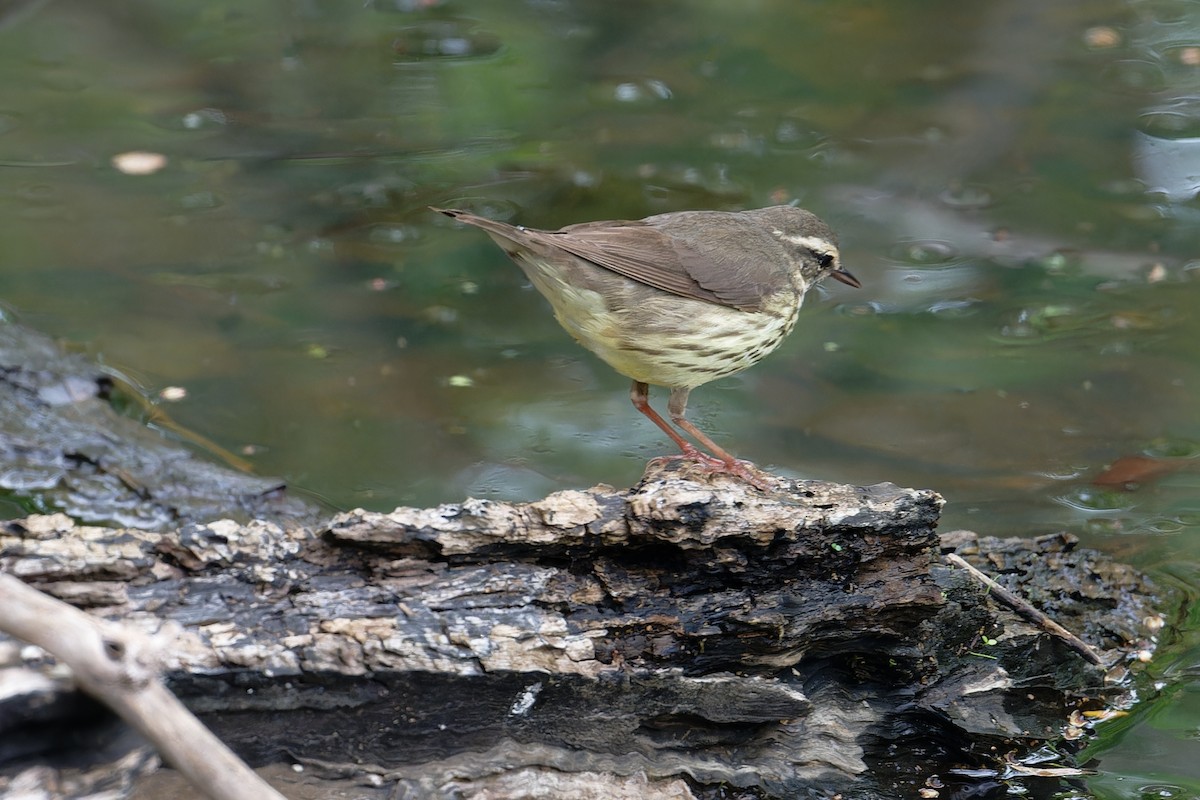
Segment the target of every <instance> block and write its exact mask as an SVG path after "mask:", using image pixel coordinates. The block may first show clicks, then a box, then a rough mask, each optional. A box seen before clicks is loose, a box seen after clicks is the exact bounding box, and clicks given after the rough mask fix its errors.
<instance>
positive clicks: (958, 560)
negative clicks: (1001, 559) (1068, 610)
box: [944, 553, 1104, 667]
mask: <svg viewBox="0 0 1200 800" xmlns="http://www.w3.org/2000/svg"><path fill="white" fill-rule="evenodd" d="M944 558H945V560H946V561H947V562H949V563H950V564H953V565H954V566H956V567H961V568H962V569H965V570H966V571H967V573H968V574H970V575H971V577H973V578H975V579H976V580H978V581H980V582H981V583H983V585H984V586H987V587H988V592H989V593H990V594H991V595H992V596H994V597H995V598H996V599H997V600H999V601H1000V602H1002V603H1004V604H1005V605H1007V606H1008V607H1009V608H1011V609H1013V610H1014V611H1016V612H1017V613H1018V614H1020V615H1021V616H1023V617H1025V619H1027V620H1029V621H1030V622H1032V623H1033V624H1035V625H1038V626H1039V627H1041V628H1042V629H1043V630H1045V631H1046V632H1047V633H1050V634H1053V635H1054V636H1057V637H1058V638H1060V639H1062V640H1063V641H1064V642H1066V643H1067V644H1068V645H1069V646H1070V647H1071V649H1072V650H1074V651H1075V652H1077V653H1079V654H1080V655H1081V656H1083V657H1084V658H1086V659H1087V660H1088V661H1090V662H1091V663H1093V664H1095V665H1096V666H1100V667H1102V666H1104V662H1103V661H1102V660H1101V659H1100V656H1098V655H1096V651H1094V650H1092V648H1091V647H1089V646H1088V643H1087V642H1085V641H1083V640H1082V639H1080V638H1079V637H1078V636H1076V635H1075V634H1073V633H1071V632H1070V631H1069V630H1067V629H1066V628H1064V627H1063V626H1062V625H1059V624H1058V623H1057V622H1055V621H1054V620H1052V619H1050V618H1049V617H1048V616H1046V615H1045V614H1043V613H1042V612H1041V611H1038V610H1037V609H1036V608H1034V607H1033V606H1031V605H1030V604H1029V603H1028V602H1027V601H1025V600H1022V599H1021V598H1020V597H1018V596H1017V595H1015V594H1013V593H1012V592H1010V591H1009V590H1008V589H1005V588H1004V587H1003V586H1001V585H1000V584H998V583H996V582H995V581H994V580H992V579H991V578H989V577H988V576H987V575H985V574H984V573H983V572H981V571H980V570H978V569H976V568H975V567H973V566H971V565H970V564H968V563H967V562H966V560H965V559H963V558H962V556H960V555H958V554H957V553H947V554H946V555H945V556H944Z"/></svg>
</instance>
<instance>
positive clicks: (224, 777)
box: [0, 573, 284, 800]
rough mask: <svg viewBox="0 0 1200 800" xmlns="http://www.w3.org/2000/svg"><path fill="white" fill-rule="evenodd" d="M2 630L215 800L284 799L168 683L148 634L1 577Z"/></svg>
mask: <svg viewBox="0 0 1200 800" xmlns="http://www.w3.org/2000/svg"><path fill="white" fill-rule="evenodd" d="M0 608H3V609H4V615H3V616H0V631H3V632H5V633H8V634H11V635H13V636H15V637H17V638H18V639H22V640H24V641H26V642H29V643H31V644H35V645H37V646H38V647H40V648H42V649H43V650H45V651H46V652H48V653H50V654H52V655H53V656H54V657H55V658H57V659H59V660H60V661H61V662H62V663H64V664H66V665H67V666H68V667H70V668H71V671H72V673H73V676H74V679H75V681H76V682H77V683H78V684H79V686H80V688H82V689H83V690H84V691H86V692H87V693H88V694H90V695H92V696H93V697H95V698H97V699H98V700H100V701H102V702H103V703H105V704H106V705H108V706H109V707H110V708H112V709H113V711H115V712H116V713H117V714H118V715H120V717H121V718H122V719H124V720H125V721H126V722H128V723H129V724H130V725H132V726H133V727H134V728H135V729H136V730H137V731H138V732H139V733H141V734H142V735H143V736H145V737H146V738H147V739H149V740H150V742H151V743H153V744H154V746H155V747H156V748H157V749H158V751H159V753H161V754H162V756H163V758H164V759H166V761H167V762H168V763H170V764H171V765H172V766H174V767H175V768H176V769H178V770H179V771H180V772H182V773H183V774H184V775H186V776H187V777H188V779H189V780H190V781H191V782H192V785H193V787H195V788H196V789H197V790H199V791H201V792H203V793H204V794H205V796H207V797H209V798H211V799H212V800H284V797H283V795H281V794H279V793H278V792H276V791H275V790H274V789H272V788H271V786H270V785H268V784H267V783H266V782H265V781H263V780H262V779H261V778H259V777H258V775H256V774H255V773H254V771H253V770H251V769H250V768H249V767H247V766H246V765H245V764H244V763H242V761H241V759H239V758H238V757H237V756H236V755H234V754H233V751H231V750H230V749H229V748H228V747H226V746H225V745H224V744H222V743H221V741H220V740H219V739H217V737H215V736H213V735H212V733H211V732H209V730H208V729H207V728H205V727H204V726H203V725H202V724H201V723H200V721H199V720H197V719H196V718H195V717H194V716H192V714H191V712H189V711H188V710H187V709H186V708H185V707H184V706H183V704H182V703H180V702H179V700H177V699H176V698H175V696H174V695H173V694H171V692H170V691H168V690H167V688H166V687H165V686H164V685H163V684H162V682H161V680H160V679H159V676H158V667H157V660H158V659H157V656H156V654H155V648H154V645H153V643H152V642H151V641H150V640H149V638H148V637H147V636H146V635H145V634H143V633H142V632H140V631H138V630H135V629H133V628H129V627H125V626H123V625H120V624H118V623H115V622H110V621H107V620H101V619H96V618H95V617H92V616H90V615H88V614H85V613H84V612H82V611H80V610H78V609H77V608H75V607H74V606H70V605H67V604H66V603H64V602H62V601H61V600H55V599H54V598H53V597H50V596H48V595H45V594H43V593H41V592H39V591H38V590H37V589H34V588H32V587H30V586H27V585H25V583H23V582H22V581H20V580H19V579H17V578H14V577H13V576H11V575H6V574H2V573H0Z"/></svg>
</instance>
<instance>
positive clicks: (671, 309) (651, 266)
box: [433, 206, 861, 487]
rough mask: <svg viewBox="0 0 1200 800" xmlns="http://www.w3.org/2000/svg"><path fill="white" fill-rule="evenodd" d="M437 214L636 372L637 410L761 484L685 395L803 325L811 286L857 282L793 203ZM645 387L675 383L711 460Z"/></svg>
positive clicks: (831, 243)
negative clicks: (547, 214) (595, 215)
mask: <svg viewBox="0 0 1200 800" xmlns="http://www.w3.org/2000/svg"><path fill="white" fill-rule="evenodd" d="M433 210H434V211H438V212H440V213H442V214H445V215H446V216H448V217H452V218H454V219H456V220H458V221H459V222H464V223H466V224H468V225H474V226H475V227H477V228H482V229H483V230H484V231H485V232H486V233H487V234H488V235H489V236H491V237H492V239H493V240H494V241H495V242H496V244H498V245H500V247H501V248H503V250H504V252H506V253H507V254H508V256H509V258H511V259H512V260H513V261H515V262H516V263H517V266H519V267H520V268H521V269H522V270H523V271H524V273H525V275H526V276H527V277H528V278H529V280H530V281H531V282H532V283H533V285H534V286H535V287H536V288H537V290H538V291H539V292H541V293H542V294H543V295H544V296H545V297H546V299H547V300H549V301H550V305H551V306H553V307H554V315H555V317H556V318H557V319H558V321H559V323H560V324H561V325H562V326H563V327H564V328H566V329H567V332H568V333H570V334H571V335H572V336H574V337H575V339H576V340H577V341H578V342H579V343H580V344H582V345H583V346H584V347H586V348H587V349H589V350H591V351H592V352H593V353H595V354H596V355H598V356H600V358H602V359H604V361H606V362H608V364H609V365H610V366H611V367H612V368H613V369H615V370H616V371H617V372H619V373H621V374H622V375H625V376H627V377H629V378H632V379H633V388H632V390H631V392H630V397H631V398H632V400H633V405H634V407H635V408H637V410H638V411H640V412H642V413H643V414H645V415H646V416H647V417H649V418H650V420H651V421H652V422H654V424H655V425H657V426H658V427H659V428H661V429H662V430H663V432H664V433H666V434H667V436H669V437H671V439H672V440H673V441H674V442H675V444H677V445H679V448H680V450H682V451H683V456H684V457H685V458H688V459H692V460H695V461H699V462H701V463H704V464H706V465H708V467H709V468H710V469H712V470H714V471H721V472H728V473H731V474H734V475H737V476H739V477H741V478H743V479H745V480H747V481H749V482H750V483H752V484H754V485H756V486H760V487H761V486H763V485H764V481H763V479H762V477H761V475H760V474H758V473H757V472H756V471H755V470H754V469H753V467H752V465H750V464H748V463H747V462H744V461H739V460H737V459H735V458H734V457H733V456H731V455H730V454H729V453H728V452H726V451H725V450H724V449H723V448H721V447H719V446H718V445H717V444H716V443H715V442H713V440H712V439H710V438H709V437H708V436H706V435H705V434H704V432H703V431H701V430H700V429H699V428H697V427H696V426H695V425H693V424H692V423H691V422H689V421H688V420H687V418H686V416H685V412H686V410H687V400H688V393H689V392H690V391H691V390H692V389H694V388H696V387H697V386H700V385H701V384H704V383H708V382H709V381H712V380H716V379H717V378H721V377H724V376H726V375H732V374H733V373H735V372H739V371H741V370H743V369H745V368H746V367H749V366H750V365H752V364H754V363H756V362H758V361H759V360H760V359H762V358H763V356H765V355H767V353H770V352H771V351H772V350H774V349H775V348H776V347H778V346H779V343H780V342H782V341H783V337H785V336H787V335H788V333H790V332H791V330H792V327H793V326H794V325H795V324H796V317H797V315H798V314H799V312H800V304H801V303H802V302H803V301H804V294H805V292H807V291H808V289H809V288H810V287H811V286H813V284H815V283H816V282H817V281H819V280H821V279H822V278H824V277H825V276H826V275H832V276H833V277H834V278H835V279H837V280H839V281H841V282H842V283H846V284H849V285H850V286H855V287H857V286H860V285H861V284H860V283H859V282H858V280H857V279H856V278H855V277H854V276H853V275H851V274H850V273H849V272H847V271H846V270H844V269H842V268H841V265H840V263H839V262H838V249H837V237H836V236H835V235H834V233H833V231H832V230H830V228H829V226H828V225H826V224H825V223H824V222H822V221H821V220H820V219H819V218H817V216H816V215H814V214H812V213H810V212H808V211H805V210H803V209H799V208H793V207H792V206H773V207H771V208H759V209H755V210H753V211H738V212H726V211H679V212H675V213H670V214H657V215H655V216H652V217H646V218H645V219H642V220H637V221H611V222H585V223H582V224H580V225H569V226H567V227H565V228H562V229H561V230H557V231H543V230H535V229H533V228H526V227H523V226H513V225H509V224H507V223H504V222H497V221H495V220H491V219H487V218H485V217H480V216H477V215H475V214H471V213H468V212H466V211H456V210H450V209H441V208H435V209H433ZM650 385H654V386H665V387H667V388H669V389H670V390H671V396H670V399H669V400H668V401H667V411H668V413H669V415H670V417H671V420H672V421H673V422H674V423H675V424H676V425H677V426H679V428H680V429H681V430H683V431H684V432H686V433H687V434H689V435H690V436H691V437H692V438H694V439H695V440H696V441H697V442H699V443H700V444H701V445H703V446H704V447H705V448H707V449H708V450H709V452H710V453H712V454H713V455H712V456H710V455H706V454H704V453H701V452H700V451H699V450H697V449H696V447H695V446H694V445H692V444H691V443H690V442H689V441H687V439H685V438H683V436H681V435H680V433H679V431H677V430H675V429H674V428H672V427H671V425H670V424H668V423H667V421H666V420H664V419H663V418H662V417H661V416H659V415H658V413H657V412H655V410H654V409H653V408H651V406H650V403H649V387H650ZM714 456H715V458H714Z"/></svg>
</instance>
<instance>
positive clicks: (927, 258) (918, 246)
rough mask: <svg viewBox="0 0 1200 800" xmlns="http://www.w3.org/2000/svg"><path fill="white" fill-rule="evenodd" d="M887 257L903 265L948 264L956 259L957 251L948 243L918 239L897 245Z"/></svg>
mask: <svg viewBox="0 0 1200 800" xmlns="http://www.w3.org/2000/svg"><path fill="white" fill-rule="evenodd" d="M888 255H889V256H891V257H892V258H894V259H895V260H897V261H901V262H903V263H905V264H920V265H927V264H948V263H950V262H952V261H954V259H956V258H957V257H958V251H957V250H956V249H955V248H954V245H952V244H950V243H949V242H943V241H938V240H936V239H926V240H919V239H918V240H913V241H907V242H899V243H897V244H896V245H895V246H893V247H892V249H891V250H889V251H888Z"/></svg>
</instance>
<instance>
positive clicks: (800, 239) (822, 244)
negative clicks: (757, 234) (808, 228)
mask: <svg viewBox="0 0 1200 800" xmlns="http://www.w3.org/2000/svg"><path fill="white" fill-rule="evenodd" d="M771 233H773V234H775V235H776V236H778V237H779V238H780V239H782V240H783V241H785V242H788V243H789V244H794V245H796V246H797V247H807V248H808V249H809V250H812V251H813V252H814V253H820V254H822V255H826V256H834V257H835V258H836V257H837V254H838V249H837V248H836V247H834V246H833V245H832V244H831V243H829V242H827V241H825V240H824V239H822V238H820V237H819V236H791V235H788V234H786V233H784V232H783V231H771Z"/></svg>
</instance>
